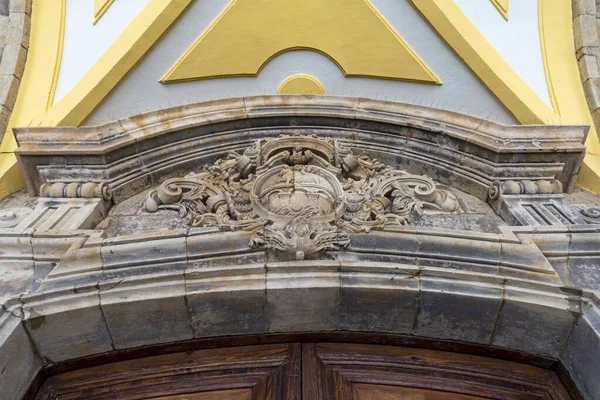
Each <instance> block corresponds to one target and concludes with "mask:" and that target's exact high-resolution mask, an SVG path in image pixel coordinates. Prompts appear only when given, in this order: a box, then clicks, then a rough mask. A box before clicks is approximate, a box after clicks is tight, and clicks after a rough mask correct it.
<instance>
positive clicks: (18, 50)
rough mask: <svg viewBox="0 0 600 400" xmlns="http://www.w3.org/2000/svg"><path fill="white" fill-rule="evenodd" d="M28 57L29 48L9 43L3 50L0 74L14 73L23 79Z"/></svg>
mask: <svg viewBox="0 0 600 400" xmlns="http://www.w3.org/2000/svg"><path fill="white" fill-rule="evenodd" d="M26 58H27V49H26V48H25V47H23V46H21V45H20V44H7V45H6V46H4V51H2V59H1V60H0V75H14V76H16V77H17V78H19V79H21V77H22V75H23V69H24V67H25V59H26Z"/></svg>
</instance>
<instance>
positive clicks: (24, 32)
mask: <svg viewBox="0 0 600 400" xmlns="http://www.w3.org/2000/svg"><path fill="white" fill-rule="evenodd" d="M30 27H31V17H30V16H29V15H27V14H25V13H12V14H10V16H9V24H8V32H7V34H6V44H19V45H21V46H23V47H24V48H26V49H28V48H29V35H30Z"/></svg>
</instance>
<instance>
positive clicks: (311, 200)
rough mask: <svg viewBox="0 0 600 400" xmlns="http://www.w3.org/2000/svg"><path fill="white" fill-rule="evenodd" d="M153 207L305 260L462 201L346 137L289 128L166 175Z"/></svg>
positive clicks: (149, 201) (149, 203) (148, 206)
mask: <svg viewBox="0 0 600 400" xmlns="http://www.w3.org/2000/svg"><path fill="white" fill-rule="evenodd" d="M145 208H146V210H147V211H150V212H155V211H157V210H159V209H173V210H177V211H179V213H180V216H181V217H184V218H187V219H188V221H189V224H190V225H191V226H196V227H200V226H217V227H219V228H220V229H221V230H230V231H231V230H245V231H249V232H251V233H252V239H251V241H250V245H251V246H254V247H266V248H271V249H275V250H279V251H283V252H289V253H292V254H294V255H295V257H296V259H298V260H302V259H304V258H307V257H313V256H315V255H316V254H318V253H320V252H322V251H326V250H334V249H337V248H340V247H345V246H347V245H348V244H349V243H350V239H349V233H359V232H364V233H368V232H370V231H371V230H373V229H384V228H385V227H386V226H388V225H394V224H395V225H408V224H410V223H411V222H412V220H413V217H414V215H419V214H421V213H422V212H423V210H424V209H425V208H429V209H434V210H438V211H444V212H456V211H458V209H459V203H458V201H457V199H456V197H455V196H454V195H453V194H452V193H451V192H449V191H446V190H442V189H438V188H437V187H436V185H435V183H434V182H433V181H432V180H431V179H430V178H428V177H426V176H417V175H411V174H408V173H406V172H405V171H402V170H398V169H395V168H393V167H391V166H388V165H385V164H383V163H381V162H379V161H377V160H374V159H372V158H371V157H369V156H368V155H365V154H362V155H356V154H354V153H353V152H352V149H351V148H350V147H347V146H344V145H343V143H342V142H340V141H338V140H332V139H322V138H317V137H316V136H300V135H298V136H296V135H293V136H287V135H284V136H280V137H279V138H277V139H264V140H258V141H256V143H255V145H254V146H253V147H251V148H248V149H247V150H246V151H244V152H243V154H237V153H231V154H229V155H228V156H227V157H225V158H222V159H220V160H218V161H216V162H215V163H213V164H211V165H206V166H204V167H203V169H202V171H201V172H198V173H192V174H189V175H187V176H185V177H183V178H173V179H169V180H166V181H165V182H163V183H162V184H161V185H160V186H159V187H158V188H157V189H155V190H153V191H151V192H150V194H149V195H148V198H147V199H146V202H145Z"/></svg>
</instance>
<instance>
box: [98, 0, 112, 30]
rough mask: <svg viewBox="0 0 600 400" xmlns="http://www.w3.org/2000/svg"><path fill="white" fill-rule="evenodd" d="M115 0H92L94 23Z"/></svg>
mask: <svg viewBox="0 0 600 400" xmlns="http://www.w3.org/2000/svg"><path fill="white" fill-rule="evenodd" d="M114 2H115V0H94V25H96V23H97V22H98V21H100V19H101V18H102V17H103V16H104V14H105V13H106V11H108V9H109V8H110V6H112V5H113V3H114Z"/></svg>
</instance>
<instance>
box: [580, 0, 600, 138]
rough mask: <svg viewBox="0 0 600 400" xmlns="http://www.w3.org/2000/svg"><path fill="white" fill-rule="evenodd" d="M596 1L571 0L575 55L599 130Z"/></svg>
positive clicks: (599, 47) (599, 52) (599, 55)
mask: <svg viewBox="0 0 600 400" xmlns="http://www.w3.org/2000/svg"><path fill="white" fill-rule="evenodd" d="M599 11H600V10H598V9H597V2H596V0H573V31H574V34H575V55H576V57H577V62H578V64H579V73H580V74H581V82H582V84H583V89H584V92H585V96H586V98H587V102H588V105H589V108H590V111H591V113H592V119H593V120H594V125H595V126H596V129H598V130H600V35H599V31H598V26H599V25H600V22H599V19H598V16H599Z"/></svg>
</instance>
